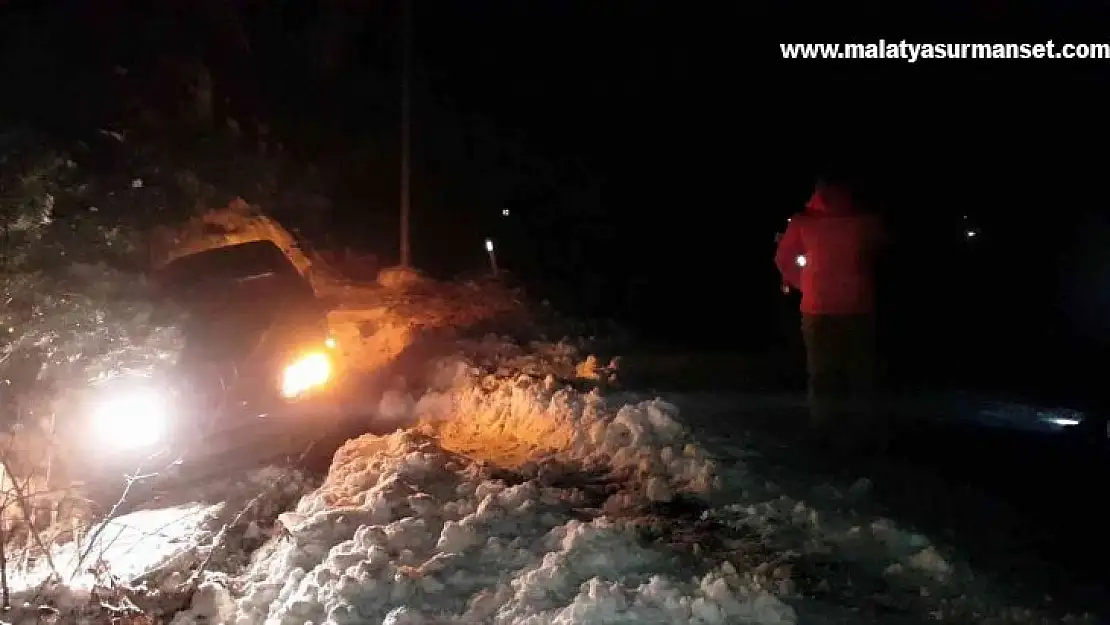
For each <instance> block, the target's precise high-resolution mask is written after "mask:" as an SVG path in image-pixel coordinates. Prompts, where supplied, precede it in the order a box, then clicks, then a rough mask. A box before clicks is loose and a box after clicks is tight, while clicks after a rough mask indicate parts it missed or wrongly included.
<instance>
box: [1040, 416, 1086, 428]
mask: <svg viewBox="0 0 1110 625" xmlns="http://www.w3.org/2000/svg"><path fill="white" fill-rule="evenodd" d="M1045 421H1048V422H1049V423H1051V424H1053V425H1060V426H1064V427H1068V426H1072V425H1079V423H1080V421H1079V419H1071V418H1068V417H1050V418H1048V419H1045Z"/></svg>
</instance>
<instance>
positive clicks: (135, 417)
mask: <svg viewBox="0 0 1110 625" xmlns="http://www.w3.org/2000/svg"><path fill="white" fill-rule="evenodd" d="M92 416H93V426H94V427H95V429H96V432H95V434H96V436H97V438H98V439H99V440H100V442H102V443H103V444H105V445H108V446H111V447H113V448H115V449H120V450H131V449H142V448H146V447H150V446H152V445H155V444H157V443H158V442H160V441H161V440H162V437H163V436H164V435H165V434H166V429H167V426H168V422H169V416H170V415H169V402H167V400H166V398H165V397H164V396H163V395H162V394H161V393H158V392H157V391H155V390H153V389H126V390H120V391H118V392H117V393H114V394H111V395H109V396H108V397H105V398H104V399H103V401H101V402H100V403H99V404H98V405H97V406H96V407H95V408H94V410H93V415H92Z"/></svg>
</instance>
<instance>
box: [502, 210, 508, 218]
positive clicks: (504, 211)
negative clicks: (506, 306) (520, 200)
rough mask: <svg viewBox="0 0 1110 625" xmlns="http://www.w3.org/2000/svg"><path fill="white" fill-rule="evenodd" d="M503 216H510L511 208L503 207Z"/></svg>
mask: <svg viewBox="0 0 1110 625" xmlns="http://www.w3.org/2000/svg"><path fill="white" fill-rule="evenodd" d="M501 216H502V217H508V216H509V209H507V208H502V209H501Z"/></svg>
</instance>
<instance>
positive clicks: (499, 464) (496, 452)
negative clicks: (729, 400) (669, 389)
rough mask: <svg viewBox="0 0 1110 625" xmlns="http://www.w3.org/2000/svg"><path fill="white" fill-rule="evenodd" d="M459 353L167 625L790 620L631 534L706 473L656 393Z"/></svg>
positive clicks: (719, 570)
mask: <svg viewBox="0 0 1110 625" xmlns="http://www.w3.org/2000/svg"><path fill="white" fill-rule="evenodd" d="M472 347H473V346H472ZM486 347H490V345H488V344H487V345H486ZM487 352H488V350H487ZM567 354H568V353H567V352H560V350H554V351H549V352H547V353H546V356H543V355H541V358H542V357H547V358H554V359H556V360H559V359H562V358H563V357H564V356H566V355H567ZM475 360H478V361H480V360H481V358H477V359H474V358H471V359H466V358H459V359H448V360H444V361H441V362H439V363H438V364H437V365H436V367H435V372H434V375H432V376H431V377H432V379H433V382H434V383H433V385H432V386H433V388H432V390H430V391H429V392H428V393H426V394H425V395H424V396H422V397H421V398H419V399H418V400H417V399H415V398H412V397H403V396H396V397H392V398H389V397H387V398H386V400H385V401H390V402H392V405H393V406H394V410H407V411H410V412H411V413H412V417H413V418H416V419H419V420H420V421H421V422H422V424H423V426H422V427H421V428H419V429H417V430H407V431H402V432H397V433H395V434H392V435H389V436H384V437H375V436H369V435H367V436H363V437H361V438H359V439H356V440H353V441H349V442H348V443H347V444H346V445H344V446H343V447H342V448H341V449H340V450H339V451H338V452H337V453H336V455H335V458H334V460H333V463H332V466H331V470H330V471H329V474H328V477H327V479H326V480H325V482H324V484H323V485H322V486H321V488H320V489H319V490H317V491H316V492H315V493H313V494H311V495H309V496H306V497H305V498H304V499H302V500H301V502H300V503H299V504H298V506H297V507H296V509H295V510H294V511H291V512H289V513H286V514H284V515H282V517H281V521H282V524H283V525H284V526H285V527H286V529H287V533H286V534H285V535H284V536H283V537H282V538H281V539H280V540H278V541H276V542H275V543H274V544H273V545H271V546H270V547H269V548H268V549H266V550H264V552H261V553H260V554H259V557H258V559H257V560H256V561H255V563H254V565H253V566H252V567H251V569H250V570H249V571H248V572H247V574H246V575H245V576H244V577H243V579H241V580H239V581H238V582H237V583H236V584H233V585H232V587H235V588H241V592H236V593H234V594H235V601H234V602H233V601H232V593H231V592H230V591H228V590H226V589H225V590H220V589H219V588H216V589H214V590H212V591H211V592H212V593H215V594H216V595H219V597H218V598H215V599H214V598H213V597H212V596H211V593H210V595H205V596H204V597H203V598H202V599H199V600H198V602H197V603H196V604H195V605H194V606H193V608H192V610H190V611H189V612H187V613H183V614H181V615H180V616H179V618H178V620H177V621H175V624H176V625H186V624H190V623H201V622H209V623H211V622H226V623H235V624H236V625H255V624H257V625H278V624H293V623H296V624H297V625H302V624H303V623H306V622H312V623H329V624H336V625H339V624H342V623H368V622H373V623H390V624H393V625H401V624H406V623H407V624H416V623H420V624H430V623H436V624H448V623H452V624H463V623H467V624H469V623H492V624H496V625H545V624H552V625H554V624H560V625H572V624H576V623H659V624H662V623H698V624H722V625H723V624H726V623H794V622H796V617H795V614H794V611H793V610H792V609H791V608H790V607H789V606H787V605H786V604H785V603H783V602H782V601H781V600H780V599H779V598H778V597H777V596H776V594H775V589H772V588H769V587H767V586H765V585H762V584H760V583H758V582H755V581H753V578H752V577H751V576H750V575H741V574H739V573H738V572H737V569H736V567H733V566H732V565H731V564H729V563H727V562H724V563H721V562H709V561H701V560H699V559H691V558H689V557H688V554H683V553H682V552H681V550H677V549H672V548H670V547H668V546H667V544H666V541H658V540H647V539H645V535H644V533H645V531H646V530H645V521H644V513H645V511H647V510H649V509H650V508H651V507H652V506H658V505H661V504H667V503H671V504H676V505H677V502H678V501H680V500H683V499H691V500H696V499H699V498H704V497H706V496H708V495H709V493H710V492H711V491H712V490H713V489H714V488H715V487H717V486H718V484H716V480H715V477H714V474H715V472H714V465H713V463H712V462H711V461H710V460H709V459H708V458H706V457H705V455H704V454H703V453H702V452H701V451H700V449H699V448H698V446H697V445H695V444H694V443H693V441H692V439H691V438H690V437H689V435H688V433H687V432H686V430H685V429H684V428H683V427H682V426H681V425H680V424H679V423H678V422H677V420H676V418H675V417H676V409H675V407H674V406H672V405H670V404H668V403H666V402H663V401H660V400H652V401H640V402H635V403H631V404H629V405H621V404H620V403H619V402H615V401H613V400H607V399H605V398H604V397H602V396H601V395H600V394H599V393H597V392H596V391H595V392H580V391H577V390H575V389H574V388H573V387H572V386H570V385H565V384H562V383H559V382H557V381H556V379H555V378H554V376H551V375H548V376H546V377H540V376H536V375H528V374H523V373H519V371H520V370H521V369H519V368H515V367H514V368H515V373H514V372H512V371H505V370H501V372H500V374H498V372H497V371H496V370H495V371H494V372H493V373H492V374H490V373H486V372H483V370H482V368H480V367H477V366H475V365H474V364H473V363H474V362H475ZM500 362H502V363H503V362H504V360H503V359H500ZM573 368H574V367H573V366H571V367H570V369H571V370H573ZM548 371H550V369H548ZM506 373H508V374H509V375H505V374H506ZM233 604H234V607H232V605H233Z"/></svg>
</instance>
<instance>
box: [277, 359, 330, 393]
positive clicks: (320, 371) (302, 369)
mask: <svg viewBox="0 0 1110 625" xmlns="http://www.w3.org/2000/svg"><path fill="white" fill-rule="evenodd" d="M330 378H331V360H329V359H328V356H327V354H324V353H319V352H318V353H314V354H309V355H307V356H305V357H303V358H301V359H300V360H298V361H296V362H294V363H293V364H291V365H289V366H288V367H286V368H285V371H284V372H283V373H282V376H281V394H282V396H283V397H285V398H292V397H296V396H298V395H301V394H303V393H304V392H305V391H308V390H310V389H313V388H316V387H318V386H323V385H324V384H326V383H327V381H328V379H330Z"/></svg>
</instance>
